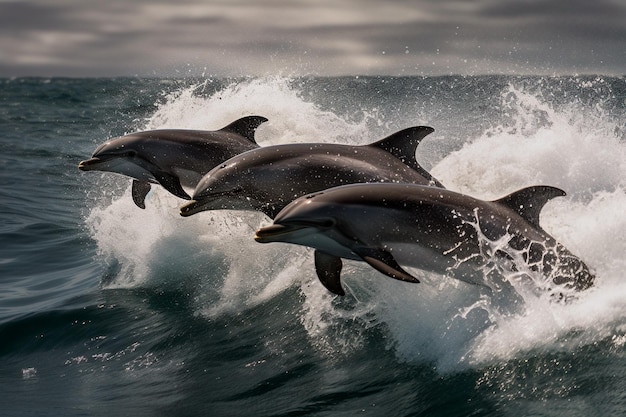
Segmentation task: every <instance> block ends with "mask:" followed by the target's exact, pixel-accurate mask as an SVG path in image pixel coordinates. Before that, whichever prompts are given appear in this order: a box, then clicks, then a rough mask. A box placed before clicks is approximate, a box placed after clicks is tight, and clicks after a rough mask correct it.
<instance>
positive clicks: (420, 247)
mask: <svg viewBox="0 0 626 417" xmlns="http://www.w3.org/2000/svg"><path fill="white" fill-rule="evenodd" d="M563 195H565V192H564V191H562V190H560V189H558V188H554V187H547V186H535V187H529V188H524V189H521V190H519V191H516V192H514V193H512V194H510V195H508V196H506V197H503V198H501V199H499V200H495V201H484V200H479V199H476V198H472V197H470V196H467V195H463V194H459V193H456V192H453V191H449V190H445V189H440V188H434V187H427V186H422V185H412V184H355V185H347V186H340V187H335V188H332V189H329V190H325V191H322V192H319V193H315V194H310V195H307V196H304V197H302V198H299V199H297V200H295V201H293V202H292V203H290V204H289V205H288V206H287V207H285V208H284V209H283V210H282V211H281V212H280V213H279V214H278V215H277V216H276V218H275V219H274V224H273V225H270V226H267V227H264V228H261V229H260V230H258V231H257V232H256V236H255V240H256V241H257V242H261V243H267V242H288V243H293V244H297V245H303V246H309V247H312V248H315V267H316V272H317V275H318V277H319V279H320V281H321V282H322V284H324V286H325V287H326V288H327V289H328V290H330V291H331V292H333V293H335V294H338V295H344V294H345V292H344V290H343V288H342V287H341V282H340V275H341V268H342V261H341V258H346V259H354V260H359V261H364V262H367V263H368V264H369V265H371V266H372V267H373V268H374V269H376V270H378V271H380V272H382V273H383V274H385V275H387V276H389V277H391V278H395V279H398V280H402V281H407V282H413V283H417V282H419V280H418V279H417V278H415V277H414V276H412V275H411V274H409V273H408V272H406V271H405V270H404V269H403V268H402V267H401V266H400V265H405V266H411V267H416V268H420V269H423V270H428V271H433V272H436V273H439V274H444V275H450V276H452V277H454V278H457V279H459V280H462V281H466V282H469V283H472V284H478V285H486V286H487V287H489V288H491V286H490V285H489V284H487V283H486V281H485V277H486V275H485V272H486V271H487V270H488V268H489V263H490V262H492V263H493V262H494V261H495V262H496V263H497V264H499V265H505V266H506V265H508V266H509V271H513V272H515V271H529V270H530V271H534V272H540V273H542V274H543V276H544V277H545V278H546V283H549V280H551V281H552V282H553V283H554V284H555V285H559V286H564V287H565V288H568V289H574V290H584V289H587V288H589V287H590V286H591V285H592V284H593V281H594V276H593V275H592V274H591V273H590V272H589V268H588V267H587V265H585V264H584V263H583V262H582V261H581V260H580V259H579V258H577V257H576V256H574V255H573V254H572V253H571V252H570V251H569V250H567V249H566V248H565V247H564V246H563V245H561V244H560V243H558V242H557V241H556V240H555V239H554V238H553V237H552V236H550V235H549V234H548V233H547V232H545V231H544V230H543V229H542V228H541V226H540V225H539V213H540V211H541V209H542V207H543V206H544V204H545V203H546V202H547V201H549V200H550V199H552V198H554V197H557V196H563ZM487 240H488V241H491V242H492V243H496V244H497V245H496V249H492V250H491V253H489V252H490V250H489V249H488V246H489V245H485V242H486V241H487ZM486 246H487V248H486ZM522 273H523V272H522ZM504 285H507V284H504ZM509 285H510V284H509ZM548 285H551V284H548ZM496 287H497V285H496ZM561 288H563V287H561ZM492 289H493V288H492Z"/></svg>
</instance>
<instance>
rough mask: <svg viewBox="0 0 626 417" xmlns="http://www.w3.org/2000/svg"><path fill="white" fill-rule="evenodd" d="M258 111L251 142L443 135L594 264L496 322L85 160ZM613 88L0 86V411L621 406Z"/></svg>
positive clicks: (445, 148) (80, 82)
mask: <svg viewBox="0 0 626 417" xmlns="http://www.w3.org/2000/svg"><path fill="white" fill-rule="evenodd" d="M247 114H259V115H263V116H265V117H267V118H268V119H270V122H268V123H267V124H264V125H262V126H261V127H260V128H259V129H258V131H257V139H258V141H259V143H260V144H261V145H268V144H279V143H290V142H310V141H315V142H320V141H324V142H341V143H353V144H365V143H370V142H373V141H374V140H377V139H379V138H381V137H383V136H386V135H388V134H390V133H392V132H394V131H397V130H400V129H402V128H404V127H408V126H413V125H429V126H432V127H434V128H435V133H433V134H432V135H430V136H429V137H428V138H427V139H426V140H425V141H424V143H423V144H421V145H420V147H419V148H418V160H419V161H420V163H421V164H422V165H423V166H425V167H426V168H427V169H429V170H430V171H431V172H432V173H433V174H434V175H435V176H436V177H437V178H439V179H440V180H441V181H442V182H443V183H444V184H445V185H446V187H447V188H450V189H453V190H456V191H461V192H465V193H468V194H471V195H474V196H476V197H480V198H485V199H490V198H497V197H500V196H503V195H505V194H508V193H509V192H511V191H514V190H515V189H518V188H521V187H524V186H528V185H534V184H547V185H553V186H557V187H560V188H562V189H564V190H566V191H567V193H568V196H567V197H564V198H559V199H555V200H553V201H552V202H550V203H549V204H548V205H547V206H546V208H545V209H544V211H543V212H542V218H541V223H542V225H543V227H544V228H545V229H546V230H548V231H549V232H550V233H551V234H552V235H553V236H555V237H557V238H558V239H559V240H560V241H561V242H563V243H564V244H565V245H566V246H567V247H568V248H569V249H570V250H572V251H573V252H574V253H576V254H577V255H579V256H580V257H581V258H582V259H583V260H585V262H586V263H587V264H588V265H590V266H591V267H592V268H593V269H594V270H595V271H596V274H597V281H596V284H597V285H596V286H595V288H593V289H592V290H590V291H587V292H585V293H584V294H581V295H580V296H579V297H578V298H577V299H576V300H574V301H573V302H571V303H569V304H567V305H563V304H556V303H552V302H550V301H549V300H547V299H544V298H541V297H539V298H537V299H530V300H526V301H527V305H526V309H525V311H524V312H523V313H520V314H518V315H514V316H499V315H497V314H496V313H495V312H494V310H493V309H492V306H491V305H490V300H489V299H488V298H485V297H484V295H483V294H481V293H480V291H478V290H477V289H476V288H474V287H471V286H468V285H466V284H462V283H459V282H457V281H453V280H450V279H448V278H445V277H440V276H436V275H434V274H427V273H421V272H420V271H416V272H415V273H416V274H421V275H419V276H420V279H421V280H422V284H420V285H413V286H411V285H410V284H406V283H402V282H395V281H393V280H389V279H386V278H381V277H380V276H379V275H378V274H377V273H376V272H374V271H371V270H370V269H368V268H367V267H366V266H364V265H362V264H359V263H350V264H348V265H347V270H346V276H345V278H344V283H345V285H346V288H347V289H348V291H347V292H348V295H347V296H346V297H343V298H338V297H334V296H332V294H330V293H328V292H327V291H326V290H325V289H324V288H323V287H322V286H321V285H320V284H319V282H318V281H317V278H316V277H315V275H314V272H313V268H312V257H311V253H310V252H309V251H307V250H306V249H305V248H298V247H291V246H281V245H259V244H257V243H255V242H254V241H253V240H252V235H253V233H254V230H256V229H257V228H258V226H260V225H265V224H268V223H269V220H268V219H267V218H265V217H264V216H263V215H261V214H255V213H243V212H213V213H209V212H205V213H200V214H198V215H195V216H192V217H190V218H182V217H180V216H179V215H178V207H179V206H180V204H181V203H182V201H181V200H179V199H177V198H176V197H173V196H171V195H169V194H167V193H166V192H164V191H163V190H160V189H157V190H154V191H153V192H151V194H149V196H148V198H147V200H146V205H147V208H146V210H140V209H138V208H136V207H135V206H134V204H133V203H132V201H131V198H130V181H129V180H128V179H126V178H123V177H120V176H116V175H113V174H105V173H93V172H88V173H85V172H81V171H79V170H78V169H77V164H78V162H79V161H80V160H83V159H86V158H88V157H89V156H90V155H91V153H92V152H93V150H94V149H95V148H96V146H97V145H98V144H100V143H102V142H104V141H105V140H106V139H108V138H110V137H114V136H119V135H122V134H124V133H129V132H132V131H136V130H145V129H157V128H191V129H207V130H213V129H217V128H220V127H222V126H224V125H226V124H227V123H229V122H230V121H232V120H235V119H236V118H238V117H241V116H243V115H247ZM625 125H626V80H625V79H624V78H609V77H557V78H549V77H496V76H494V77H425V78H424V77H406V78H385V77H342V78H298V79H284V78H265V79H237V80H213V79H196V80H162V79H4V80H0V213H1V216H0V241H1V245H0V404H1V405H2V410H3V411H2V414H3V415H7V416H26V415H66V416H83V415H105V414H106V415H110V414H115V415H129V416H130V415H132V416H139V415H168V416H169V415H189V416H191V415H194V416H195V415H220V416H222V415H224V416H228V415H237V416H240V415H255V416H263V415H267V416H269V415H272V416H275V415H285V416H286V415H290V416H295V415H316V416H323V415H333V416H336V415H350V416H352V415H356V414H360V415H376V416H377V415H385V416H387V415H395V416H401V415H406V416H409V415H429V416H439V415H441V416H449V415H455V416H456V415H459V416H461V415H480V416H483V415H487V416H501V415H515V416H518V415H545V416H561V415H571V416H575V415H581V416H589V415H622V414H624V413H626V395H625V394H624V393H625V392H626V383H625V382H624V381H625V380H626V379H625V377H626V357H625V345H626V303H625V300H626V280H625V278H626V277H625V273H624V271H625V270H626V256H624V254H625V253H626V239H625V238H624V236H626V212H625V211H624V206H625V205H626V180H625V178H626V129H625V128H624V126H625Z"/></svg>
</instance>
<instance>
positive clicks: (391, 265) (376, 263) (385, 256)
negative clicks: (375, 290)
mask: <svg viewBox="0 0 626 417" xmlns="http://www.w3.org/2000/svg"><path fill="white" fill-rule="evenodd" d="M357 255H359V256H360V257H361V259H363V260H364V261H365V262H367V263H368V264H369V265H370V266H371V267H373V268H374V269H376V270H377V271H379V272H382V273H383V274H385V275H387V276H388V277H391V278H393V279H397V280H399V281H405V282H412V283H415V284H419V282H420V281H419V279H417V278H415V277H414V276H413V275H411V274H409V273H408V272H406V271H405V270H404V269H402V267H401V266H400V265H399V264H398V262H397V261H396V260H395V259H394V257H393V256H392V255H391V253H389V252H387V251H385V250H382V249H369V248H363V249H360V250H359V251H358V252H357Z"/></svg>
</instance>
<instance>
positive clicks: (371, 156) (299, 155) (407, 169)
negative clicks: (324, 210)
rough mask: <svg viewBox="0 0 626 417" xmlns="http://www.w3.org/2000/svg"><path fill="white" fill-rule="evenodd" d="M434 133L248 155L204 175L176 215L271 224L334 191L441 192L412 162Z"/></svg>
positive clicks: (420, 130) (414, 131)
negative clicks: (419, 187) (289, 209)
mask: <svg viewBox="0 0 626 417" xmlns="http://www.w3.org/2000/svg"><path fill="white" fill-rule="evenodd" d="M433 131H434V129H433V128H431V127H426V126H418V127H411V128H407V129H404V130H401V131H399V132H396V133H394V134H392V135H391V136H389V137H386V138H384V139H382V140H379V141H378V142H375V143H372V144H369V145H364V146H351V145H340V144H329V143H299V144H286V145H274V146H266V147H263V148H258V149H253V150H251V151H248V152H245V153H243V154H240V155H237V156H235V157H233V158H231V159H229V160H228V161H226V162H225V163H223V164H221V165H220V166H218V167H216V168H214V169H213V170H211V171H210V172H209V173H208V174H207V175H205V176H204V178H202V180H201V181H200V182H199V183H198V185H197V186H196V189H195V191H194V193H193V200H192V201H190V202H189V203H187V204H185V205H184V206H182V207H181V209H180V214H181V216H191V215H192V214H195V213H198V212H201V211H204V210H219V209H233V210H255V211H261V212H263V213H265V214H266V215H267V216H269V217H271V218H273V217H274V216H275V215H276V214H277V213H278V212H279V211H280V210H281V209H282V208H283V207H284V206H286V205H287V204H288V203H290V202H291V201H293V200H294V199H296V198H298V197H301V196H303V195H306V194H309V193H312V192H315V191H321V190H324V189H327V188H330V187H333V186H337V185H343V184H352V183H362V182H405V183H415V184H430V185H436V186H439V187H442V185H441V184H440V183H439V181H437V180H436V179H435V178H433V177H432V176H431V175H430V174H429V173H428V172H427V171H426V170H425V169H424V168H422V167H421V166H420V165H419V164H418V162H417V160H416V159H415V149H416V147H417V145H418V144H419V143H420V141H421V140H422V139H423V138H424V137H425V136H426V135H428V134H429V133H431V132H433Z"/></svg>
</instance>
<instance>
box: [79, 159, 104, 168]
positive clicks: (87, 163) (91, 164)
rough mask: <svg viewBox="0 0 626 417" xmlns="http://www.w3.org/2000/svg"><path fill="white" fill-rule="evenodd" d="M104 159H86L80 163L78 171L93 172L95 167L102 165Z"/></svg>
mask: <svg viewBox="0 0 626 417" xmlns="http://www.w3.org/2000/svg"><path fill="white" fill-rule="evenodd" d="M102 162H103V161H102V159H100V158H95V157H94V158H89V159H85V160H84V161H80V162H79V163H78V169H80V170H81V171H91V170H92V169H94V168H93V167H94V166H95V165H98V164H100V163H102Z"/></svg>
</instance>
